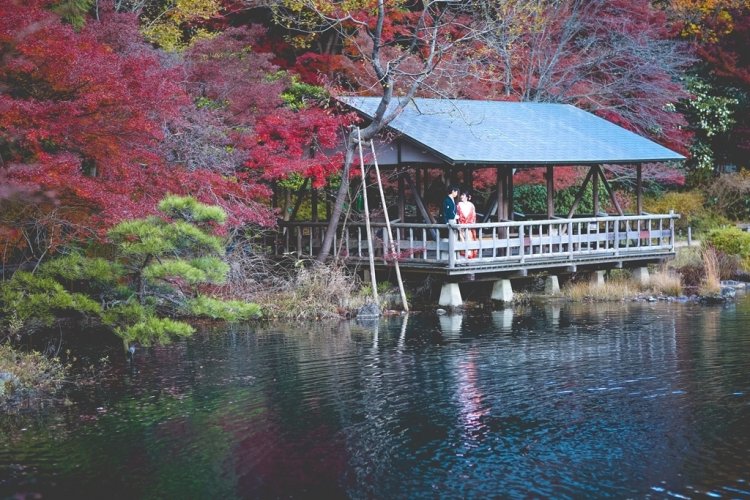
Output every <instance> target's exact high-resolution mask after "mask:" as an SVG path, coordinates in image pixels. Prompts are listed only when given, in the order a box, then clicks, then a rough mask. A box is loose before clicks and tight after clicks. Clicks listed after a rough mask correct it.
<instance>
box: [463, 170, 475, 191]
mask: <svg viewBox="0 0 750 500" xmlns="http://www.w3.org/2000/svg"><path fill="white" fill-rule="evenodd" d="M464 181H465V182H466V189H470V190H472V191H474V169H473V168H468V169H467V170H466V178H465V179H464Z"/></svg>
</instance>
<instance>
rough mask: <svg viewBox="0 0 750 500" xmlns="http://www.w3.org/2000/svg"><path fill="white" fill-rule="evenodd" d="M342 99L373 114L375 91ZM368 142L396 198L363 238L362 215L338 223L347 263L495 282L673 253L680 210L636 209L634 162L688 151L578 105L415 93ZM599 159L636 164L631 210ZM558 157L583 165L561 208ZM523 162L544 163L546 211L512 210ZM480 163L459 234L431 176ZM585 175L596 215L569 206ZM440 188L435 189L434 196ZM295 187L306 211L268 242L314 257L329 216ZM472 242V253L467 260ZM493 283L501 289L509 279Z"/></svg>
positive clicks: (453, 176) (452, 175)
mask: <svg viewBox="0 0 750 500" xmlns="http://www.w3.org/2000/svg"><path fill="white" fill-rule="evenodd" d="M341 100H342V102H343V103H344V104H345V105H347V106H349V107H350V108H351V109H353V110H355V111H356V112H358V113H359V114H360V115H361V116H362V117H363V118H365V119H371V118H372V116H373V114H374V112H375V109H376V108H377V106H378V103H379V100H380V99H379V98H374V97H351V98H342V99H341ZM394 105H395V103H394ZM367 148H368V150H370V151H372V152H373V153H374V154H369V155H367V156H366V157H365V164H366V165H367V164H369V165H373V164H374V163H375V162H377V164H378V166H379V168H380V169H382V170H383V171H385V172H387V173H388V177H389V178H390V179H394V180H395V185H396V186H397V188H396V190H397V196H396V197H395V203H392V202H391V201H388V202H387V203H386V205H387V208H386V210H387V214H383V215H384V216H385V215H387V217H388V218H389V219H390V221H391V222H392V223H391V224H389V225H390V231H388V230H387V225H386V224H385V222H384V221H383V220H382V219H381V221H377V220H375V221H374V222H373V223H372V228H373V232H372V236H371V238H370V241H369V242H368V241H367V237H366V231H365V224H364V223H363V222H361V221H359V220H354V219H352V218H349V220H348V222H347V223H346V224H342V225H340V226H339V228H338V230H337V234H336V238H335V242H334V250H333V255H334V257H335V258H339V259H342V260H344V261H345V262H347V263H349V264H352V265H358V264H361V263H363V262H366V261H367V260H368V259H370V256H371V254H373V255H374V257H375V259H376V262H377V265H378V266H379V268H381V269H388V268H389V267H391V266H392V265H393V262H394V260H395V259H397V260H398V262H399V266H400V267H401V269H402V270H404V271H405V272H407V273H428V274H432V275H439V276H442V277H443V279H444V281H445V282H446V284H448V285H451V284H456V283H457V282H458V281H461V280H463V279H467V278H469V277H470V279H490V280H495V281H497V282H498V283H503V281H499V280H508V279H510V278H511V277H515V276H526V274H527V273H528V272H529V271H532V270H535V271H537V272H541V271H544V272H546V273H549V274H550V275H554V274H561V273H570V272H575V271H578V270H581V269H588V270H593V271H601V270H606V269H610V268H614V267H625V266H627V267H635V268H638V269H639V271H642V270H643V269H645V267H644V266H645V265H646V264H648V263H652V262H657V261H660V260H664V259H666V258H669V257H671V256H673V255H674V220H675V219H676V218H678V217H679V215H677V214H674V213H671V212H670V213H669V214H648V213H645V212H643V209H642V197H641V192H642V176H641V170H642V165H643V164H644V163H653V162H673V161H681V160H684V159H685V158H684V157H683V156H681V155H679V154H677V153H675V152H674V151H671V150H669V149H667V148H665V147H663V146H661V145H659V144H657V143H655V142H653V141H650V140H648V139H646V138H644V137H642V136H639V135H637V134H635V133H633V132H630V131H628V130H626V129H624V128H622V127H619V126H617V125H615V124H613V123H611V122H608V121H607V120H604V119H602V118H599V117H597V116H595V115H593V114H591V113H588V112H586V111H583V110H581V109H579V108H576V107H575V106H571V105H565V104H551V103H519V102H500V101H470V100H445V99H422V98H415V99H412V100H411V102H410V103H409V104H408V105H407V106H406V108H405V109H404V111H403V112H402V113H401V114H400V115H399V116H398V117H397V118H396V119H395V120H394V121H393V122H391V124H390V125H389V127H388V128H387V130H386V131H385V133H384V134H382V135H381V137H379V138H378V139H377V140H376V141H374V142H373V144H368V145H367ZM370 148H371V149H370ZM606 164H624V165H632V167H633V169H634V170H635V173H636V205H637V207H636V211H635V213H632V214H626V213H625V212H624V211H623V210H622V209H621V207H620V205H619V204H618V202H617V199H616V198H615V196H614V192H613V190H612V188H611V186H610V184H609V182H608V181H607V179H606V178H605V176H604V174H603V172H602V165H606ZM560 166H582V167H588V173H587V175H586V177H585V179H584V182H583V184H582V185H581V186H580V189H579V192H578V196H577V197H576V200H575V202H574V203H573V206H572V208H571V209H570V210H569V211H568V212H567V213H565V214H559V213H556V210H555V205H554V192H555V186H554V180H553V179H554V177H553V175H552V174H553V169H554V168H556V167H560ZM530 167H545V168H546V176H545V177H546V184H547V211H546V213H545V214H535V215H531V214H518V213H514V211H513V177H514V173H515V172H518V170H519V169H524V168H530ZM479 169H494V170H495V172H496V176H495V177H496V185H495V189H494V192H493V194H492V196H491V197H490V199H489V200H488V203H487V204H486V206H484V207H481V206H477V211H478V212H480V213H481V214H483V216H482V218H481V219H479V220H478V221H477V224H473V225H470V226H468V225H465V226H462V227H461V228H460V229H459V231H458V232H457V231H455V230H450V229H449V228H448V227H447V226H446V225H444V224H437V223H436V220H435V217H436V215H437V214H436V213H435V211H434V210H430V206H429V203H427V202H426V201H425V197H426V196H427V195H428V192H429V190H430V187H431V186H433V185H435V184H436V183H435V180H436V179H435V172H438V173H439V176H440V177H442V182H439V183H437V184H439V185H441V186H445V185H447V184H455V185H461V186H472V179H473V176H474V174H475V172H477V171H478V170H479ZM365 170H366V171H367V172H368V174H367V175H366V176H365V179H366V180H367V182H366V183H365V185H366V186H370V185H372V180H371V178H370V176H369V175H370V173H371V171H372V169H368V168H366V169H365ZM431 174H432V175H431ZM589 185H590V186H591V190H592V194H593V213H589V214H578V213H576V209H577V207H578V206H579V202H580V201H581V198H582V197H583V195H584V193H585V191H586V190H587V188H588V186H589ZM444 191H445V190H444V189H441V190H440V191H439V195H438V196H440V197H441V198H440V199H442V196H445V192H444ZM603 192H604V193H603ZM300 194H301V195H302V196H307V195H308V194H309V198H308V199H309V200H310V201H311V204H312V210H311V213H312V217H311V218H310V219H311V220H306V221H300V220H294V217H292V218H291V220H288V221H283V222H281V223H280V228H281V232H280V238H281V240H280V241H278V242H277V251H278V252H283V253H294V254H296V255H298V256H299V257H301V258H314V257H315V256H316V255H317V252H318V250H319V249H320V243H321V242H322V238H323V234H324V231H325V228H326V226H327V223H326V222H325V221H323V220H320V218H319V209H318V199H319V196H318V193H317V192H316V191H314V190H313V191H310V192H309V193H300ZM603 194H606V195H608V196H609V200H610V202H611V203H610V205H611V208H610V211H611V212H613V213H606V212H603V211H602V207H603V204H602V202H601V197H602V195H603ZM433 197H434V194H433ZM302 199H303V198H302V197H301V198H300V199H299V200H298V203H297V205H296V207H299V205H300V203H301V201H302ZM327 212H328V211H327ZM292 213H293V215H294V213H296V209H295V210H294V211H293V212H292ZM467 229H473V230H475V231H476V233H477V235H478V237H477V238H476V240H473V241H467V240H468V239H465V238H461V233H460V231H465V230H467ZM389 233H390V234H389ZM471 250H475V251H476V252H475V253H476V254H477V257H476V258H471V259H467V258H465V257H464V256H465V255H467V251H471ZM596 276H601V274H597V275H596ZM500 286H501V287H502V288H508V289H509V288H510V283H509V282H508V283H507V284H506V283H503V284H502V285H500ZM449 288H450V287H449ZM457 290H458V285H455V287H453V288H452V291H451V292H450V293H451V294H454V295H455V293H457V292H456V291H457ZM498 293H499V292H498ZM498 293H495V292H494V291H493V297H496V298H500V299H501V300H506V299H507V294H505V293H499V295H498ZM456 301H458V302H459V303H460V295H459V297H458V299H455V297H454V298H452V299H451V298H449V299H445V300H444V299H443V298H442V297H441V303H445V304H446V305H455V303H456Z"/></svg>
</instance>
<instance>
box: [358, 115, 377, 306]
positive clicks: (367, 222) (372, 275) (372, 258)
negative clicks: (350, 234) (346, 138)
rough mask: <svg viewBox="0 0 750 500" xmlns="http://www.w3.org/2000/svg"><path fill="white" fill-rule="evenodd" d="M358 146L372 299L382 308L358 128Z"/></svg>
mask: <svg viewBox="0 0 750 500" xmlns="http://www.w3.org/2000/svg"><path fill="white" fill-rule="evenodd" d="M357 146H358V147H359V166H360V169H361V170H362V198H363V201H364V205H365V232H366V233H367V255H368V257H369V260H370V282H371V284H372V298H373V300H374V301H375V304H377V305H378V306H380V299H379V298H378V280H377V278H375V253H374V252H373V249H372V228H371V227H370V207H369V205H368V204H367V167H365V156H364V153H363V152H362V134H361V132H360V130H359V127H357Z"/></svg>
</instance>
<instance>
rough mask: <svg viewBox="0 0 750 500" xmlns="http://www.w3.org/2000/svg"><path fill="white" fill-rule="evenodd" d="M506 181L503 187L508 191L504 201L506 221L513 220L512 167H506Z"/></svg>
mask: <svg viewBox="0 0 750 500" xmlns="http://www.w3.org/2000/svg"><path fill="white" fill-rule="evenodd" d="M507 175H508V180H507V181H506V183H505V185H506V188H507V189H508V192H507V195H506V197H505V199H506V200H507V203H508V208H507V210H506V213H507V214H508V217H507V218H508V219H510V220H513V167H508V170H507Z"/></svg>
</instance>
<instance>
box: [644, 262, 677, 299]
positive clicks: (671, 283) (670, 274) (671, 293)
mask: <svg viewBox="0 0 750 500" xmlns="http://www.w3.org/2000/svg"><path fill="white" fill-rule="evenodd" d="M646 290H649V291H651V292H652V293H654V294H656V295H666V296H668V297H679V296H680V295H682V278H681V277H680V275H679V274H678V273H677V272H675V271H672V270H670V269H667V268H662V269H659V270H658V271H657V272H655V273H653V274H652V275H651V276H650V277H649V282H648V285H647V286H646Z"/></svg>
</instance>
